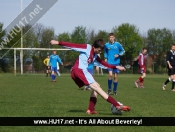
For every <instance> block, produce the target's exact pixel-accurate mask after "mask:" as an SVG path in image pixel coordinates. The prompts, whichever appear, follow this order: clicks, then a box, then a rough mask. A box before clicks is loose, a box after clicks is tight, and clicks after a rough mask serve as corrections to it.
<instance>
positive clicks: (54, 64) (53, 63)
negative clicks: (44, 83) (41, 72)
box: [50, 50, 63, 82]
mask: <svg viewBox="0 0 175 132" xmlns="http://www.w3.org/2000/svg"><path fill="white" fill-rule="evenodd" d="M57 62H58V63H60V64H61V65H63V62H62V61H61V59H60V57H59V56H58V55H57V54H56V51H55V50H54V51H53V54H52V55H51V56H50V64H51V71H52V75H51V77H52V82H56V80H55V78H56V73H57Z"/></svg>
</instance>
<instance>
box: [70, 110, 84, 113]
mask: <svg viewBox="0 0 175 132" xmlns="http://www.w3.org/2000/svg"><path fill="white" fill-rule="evenodd" d="M68 112H75V113H76V112H85V111H84V110H69V111H68Z"/></svg>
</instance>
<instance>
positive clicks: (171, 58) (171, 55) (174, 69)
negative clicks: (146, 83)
mask: <svg viewBox="0 0 175 132" xmlns="http://www.w3.org/2000/svg"><path fill="white" fill-rule="evenodd" d="M166 62H167V66H168V75H169V76H170V78H171V80H172V88H171V91H173V92H175V89H174V86H175V44H172V46H171V50H170V51H168V52H167V55H166ZM168 81H169V79H168ZM164 84H165V85H164V86H166V84H167V81H166V82H165V83H164ZM164 88H165V87H164ZM164 90H165V89H164Z"/></svg>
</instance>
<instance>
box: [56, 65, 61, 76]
mask: <svg viewBox="0 0 175 132" xmlns="http://www.w3.org/2000/svg"><path fill="white" fill-rule="evenodd" d="M59 70H60V66H59V63H58V62H57V75H58V76H61V74H60V72H59Z"/></svg>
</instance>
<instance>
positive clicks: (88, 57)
mask: <svg viewBox="0 0 175 132" xmlns="http://www.w3.org/2000/svg"><path fill="white" fill-rule="evenodd" d="M59 45H61V46H63V47H65V48H69V49H72V50H75V51H78V52H80V55H79V57H78V58H77V60H76V62H75V64H74V66H73V67H72V70H74V69H77V68H78V69H82V70H87V68H88V64H90V63H92V62H94V61H95V60H96V61H98V62H99V63H101V64H102V65H104V66H105V67H108V68H116V66H113V65H110V64H108V63H106V62H105V61H103V60H102V59H100V57H99V56H98V55H97V54H96V53H94V49H93V47H92V46H91V45H89V44H74V43H69V42H59Z"/></svg>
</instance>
